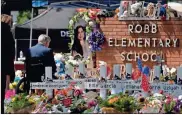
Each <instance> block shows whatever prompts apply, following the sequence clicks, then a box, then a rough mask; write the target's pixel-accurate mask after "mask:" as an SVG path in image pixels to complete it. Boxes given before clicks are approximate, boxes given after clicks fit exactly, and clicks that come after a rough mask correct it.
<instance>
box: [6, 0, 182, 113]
mask: <svg viewBox="0 0 182 115" xmlns="http://www.w3.org/2000/svg"><path fill="white" fill-rule="evenodd" d="M48 3H49V2H48ZM70 4H71V3H70ZM63 11H64V10H63ZM60 12H61V10H60ZM173 18H175V19H173ZM80 20H82V21H83V22H85V24H80V23H79V22H80ZM77 23H78V24H77ZM181 29H182V21H181V19H180V18H179V17H178V12H177V11H175V10H173V11H172V10H171V7H170V6H168V3H166V2H164V1H163V0H162V1H157V2H151V1H150V0H149V1H123V0H122V1H120V7H119V8H117V9H112V11H111V10H110V9H109V10H108V9H101V8H77V9H75V14H74V15H71V18H69V23H68V32H67V34H66V35H67V36H69V40H70V43H69V46H68V47H69V50H70V53H63V52H56V51H54V49H53V51H54V53H53V54H54V61H55V64H56V72H55V73H53V70H52V67H50V66H45V73H44V75H43V76H41V82H30V89H29V93H26V88H27V87H29V86H26V85H27V83H26V72H25V71H24V70H16V72H15V79H14V81H13V82H12V83H10V84H9V90H7V91H6V94H5V100H4V107H5V113H8V114H47V113H48V114H63V113H64V114H182V45H181V43H182V42H181V41H182V32H181ZM60 45H61V44H60ZM52 60H53V59H52ZM46 61H47V60H46ZM54 61H53V62H54ZM24 64H25V65H26V63H24ZM41 67H42V66H41ZM32 77H33V76H32Z"/></svg>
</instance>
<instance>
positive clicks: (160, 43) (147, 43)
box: [108, 38, 179, 48]
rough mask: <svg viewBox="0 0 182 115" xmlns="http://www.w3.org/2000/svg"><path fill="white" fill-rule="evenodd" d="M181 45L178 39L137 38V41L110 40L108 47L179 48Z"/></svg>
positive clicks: (125, 39) (124, 39)
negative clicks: (178, 45)
mask: <svg viewBox="0 0 182 115" xmlns="http://www.w3.org/2000/svg"><path fill="white" fill-rule="evenodd" d="M178 43H179V40H178V38H175V39H168V38H166V39H164V40H163V39H158V38H137V39H127V38H121V39H117V38H109V41H108V46H113V47H139V48H141V47H153V48H156V47H159V48H161V47H164V48H168V47H177V44H178Z"/></svg>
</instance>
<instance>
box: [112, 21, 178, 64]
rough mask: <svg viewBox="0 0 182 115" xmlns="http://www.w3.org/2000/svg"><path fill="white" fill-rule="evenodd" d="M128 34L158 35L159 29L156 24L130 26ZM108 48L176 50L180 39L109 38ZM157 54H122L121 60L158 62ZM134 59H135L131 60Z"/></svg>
mask: <svg viewBox="0 0 182 115" xmlns="http://www.w3.org/2000/svg"><path fill="white" fill-rule="evenodd" d="M128 32H129V33H130V34H135V35H136V34H140V35H141V34H145V35H147V34H157V32H158V28H157V25H156V24H144V25H140V24H136V25H132V24H129V25H128ZM108 46H110V47H121V48H130V47H133V48H146V49H148V48H171V47H173V48H175V47H179V39H178V38H173V39H169V38H165V39H161V38H147V37H145V38H141V37H138V38H136V39H134V38H132V39H128V38H121V39H117V38H109V42H108ZM156 56H157V54H156V52H150V53H148V52H146V53H145V52H144V53H138V52H132V51H130V52H122V53H121V60H122V61H136V60H137V58H138V57H140V58H141V59H142V61H152V62H154V61H157V60H156ZM131 57H134V58H131Z"/></svg>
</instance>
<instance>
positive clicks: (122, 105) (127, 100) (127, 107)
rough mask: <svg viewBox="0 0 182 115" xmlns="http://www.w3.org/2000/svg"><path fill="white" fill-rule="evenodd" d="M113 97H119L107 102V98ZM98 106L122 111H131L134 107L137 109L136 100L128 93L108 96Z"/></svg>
mask: <svg viewBox="0 0 182 115" xmlns="http://www.w3.org/2000/svg"><path fill="white" fill-rule="evenodd" d="M114 97H119V99H118V100H117V101H116V102H114V103H109V100H110V99H112V98H114ZM99 106H100V107H112V108H115V109H116V110H118V111H120V112H123V113H124V112H133V111H135V110H136V109H138V106H137V101H136V100H135V98H134V97H132V96H129V95H124V94H122V93H120V94H118V95H112V96H110V97H108V98H107V99H106V100H102V101H101V102H100V104H99Z"/></svg>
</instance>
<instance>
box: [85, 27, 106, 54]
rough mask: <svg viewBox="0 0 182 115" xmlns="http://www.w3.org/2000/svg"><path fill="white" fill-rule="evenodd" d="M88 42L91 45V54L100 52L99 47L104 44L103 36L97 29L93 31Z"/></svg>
mask: <svg viewBox="0 0 182 115" xmlns="http://www.w3.org/2000/svg"><path fill="white" fill-rule="evenodd" d="M88 42H89V44H90V45H91V50H92V51H93V52H95V51H100V50H101V45H103V43H104V42H105V37H104V35H103V34H102V33H101V32H100V31H99V30H97V29H95V30H94V31H93V32H92V33H91V34H90V36H89V38H88Z"/></svg>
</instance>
